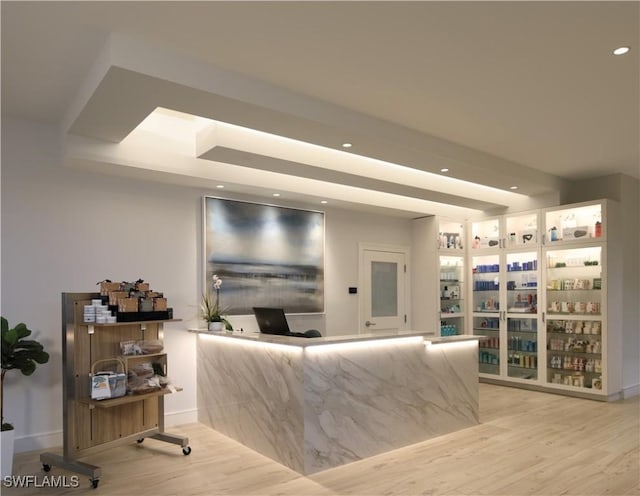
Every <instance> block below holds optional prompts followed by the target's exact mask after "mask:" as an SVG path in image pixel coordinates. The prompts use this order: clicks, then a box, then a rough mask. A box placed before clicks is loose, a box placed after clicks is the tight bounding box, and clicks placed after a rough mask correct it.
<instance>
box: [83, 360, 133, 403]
mask: <svg viewBox="0 0 640 496" xmlns="http://www.w3.org/2000/svg"><path fill="white" fill-rule="evenodd" d="M108 362H110V363H114V362H115V363H116V364H117V368H118V370H117V371H116V372H113V371H110V370H108V371H97V372H96V366H97V365H98V364H101V363H108ZM90 377H91V399H94V400H107V399H111V398H119V397H120V396H124V395H125V394H127V371H126V367H125V364H124V362H123V361H122V360H120V359H119V358H106V359H104V360H97V361H95V362H93V365H91V374H90Z"/></svg>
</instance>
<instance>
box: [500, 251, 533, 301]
mask: <svg viewBox="0 0 640 496" xmlns="http://www.w3.org/2000/svg"><path fill="white" fill-rule="evenodd" d="M506 287H507V312H508V313H537V311H538V260H537V253H535V252H530V253H510V254H508V255H507V286H506Z"/></svg>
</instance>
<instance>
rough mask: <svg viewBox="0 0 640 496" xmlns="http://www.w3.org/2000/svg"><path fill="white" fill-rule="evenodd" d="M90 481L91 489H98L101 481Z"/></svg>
mask: <svg viewBox="0 0 640 496" xmlns="http://www.w3.org/2000/svg"><path fill="white" fill-rule="evenodd" d="M90 480H91V487H92V488H93V489H97V487H98V483H99V482H100V479H90Z"/></svg>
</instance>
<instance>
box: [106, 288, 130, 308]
mask: <svg viewBox="0 0 640 496" xmlns="http://www.w3.org/2000/svg"><path fill="white" fill-rule="evenodd" d="M128 297H129V292H128V291H110V292H109V305H112V306H113V305H117V304H118V300H121V299H123V298H128Z"/></svg>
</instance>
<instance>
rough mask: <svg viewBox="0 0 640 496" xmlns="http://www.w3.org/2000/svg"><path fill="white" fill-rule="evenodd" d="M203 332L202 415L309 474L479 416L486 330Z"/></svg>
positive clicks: (221, 429) (459, 425)
mask: <svg viewBox="0 0 640 496" xmlns="http://www.w3.org/2000/svg"><path fill="white" fill-rule="evenodd" d="M192 332H197V333H198V339H197V341H198V343H197V346H198V351H197V360H198V365H197V373H198V391H197V395H198V420H199V421H200V422H201V423H203V424H205V425H208V426H210V427H212V428H213V429H215V430H217V431H219V432H221V433H222V434H225V435H226V436H229V437H231V438H233V439H235V440H237V441H239V442H241V443H242V444H244V445H246V446H248V447H250V448H252V449H254V450H256V451H258V452H259V453H262V454H263V455H265V456H268V457H270V458H272V459H274V460H276V461H278V462H280V463H282V464H283V465H286V466H287V467H290V468H291V469H293V470H295V471H296V472H299V473H302V474H312V473H314V472H319V471H321V470H326V469H328V468H332V467H336V466H339V465H342V464H345V463H349V462H353V461H356V460H360V459H363V458H366V457H369V456H372V455H376V454H379V453H383V452H385V451H389V450H392V449H396V448H400V447H402V446H406V445H409V444H413V443H416V442H419V441H423V440H426V439H429V438H432V437H435V436H439V435H442V434H445V433H448V432H452V431H455V430H458V429H463V428H465V427H470V426H472V425H476V424H477V423H478V337H474V336H454V337H451V338H437V337H433V336H427V335H424V333H412V332H403V333H401V334H398V333H396V334H370V335H362V334H360V335H349V336H336V337H326V338H325V337H323V338H311V339H308V338H307V339H305V338H296V337H285V336H266V335H261V334H254V333H233V334H228V333H212V332H206V331H192Z"/></svg>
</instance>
